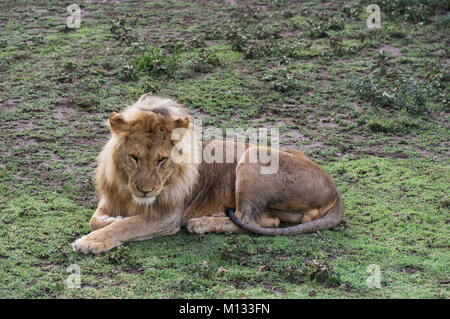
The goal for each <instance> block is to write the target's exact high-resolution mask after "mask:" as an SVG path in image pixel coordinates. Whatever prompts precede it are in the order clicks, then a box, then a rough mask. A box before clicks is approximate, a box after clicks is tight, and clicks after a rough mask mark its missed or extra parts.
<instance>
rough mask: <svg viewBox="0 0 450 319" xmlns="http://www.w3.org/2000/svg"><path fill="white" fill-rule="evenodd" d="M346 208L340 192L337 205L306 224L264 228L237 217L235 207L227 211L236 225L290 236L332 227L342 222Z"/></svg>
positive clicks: (262, 233)
mask: <svg viewBox="0 0 450 319" xmlns="http://www.w3.org/2000/svg"><path fill="white" fill-rule="evenodd" d="M344 210H345V207H344V201H343V199H342V197H341V194H338V199H337V201H336V205H334V207H333V208H332V209H331V210H329V211H328V212H327V213H326V214H325V215H324V216H323V217H321V218H319V219H316V220H313V221H310V222H307V223H304V224H299V225H295V226H291V227H285V228H264V227H258V226H253V225H249V224H244V223H243V222H242V221H241V220H240V219H239V218H237V217H236V215H235V209H234V208H228V209H226V213H227V215H228V217H229V218H230V219H231V220H232V221H233V222H234V223H235V224H236V225H238V226H239V227H241V228H243V229H244V230H247V231H250V232H252V233H256V234H260V235H269V236H277V235H283V236H290V235H299V234H305V233H312V232H315V231H319V230H325V229H329V228H332V227H334V226H336V225H337V224H339V223H340V221H341V219H342V216H344Z"/></svg>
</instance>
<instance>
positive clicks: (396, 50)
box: [379, 44, 404, 57]
mask: <svg viewBox="0 0 450 319" xmlns="http://www.w3.org/2000/svg"><path fill="white" fill-rule="evenodd" d="M379 49H380V50H382V51H385V52H387V53H390V54H392V55H393V56H395V57H402V56H404V54H403V53H402V52H401V50H400V49H399V48H396V47H394V46H393V45H390V44H383V45H382V46H380V47H379Z"/></svg>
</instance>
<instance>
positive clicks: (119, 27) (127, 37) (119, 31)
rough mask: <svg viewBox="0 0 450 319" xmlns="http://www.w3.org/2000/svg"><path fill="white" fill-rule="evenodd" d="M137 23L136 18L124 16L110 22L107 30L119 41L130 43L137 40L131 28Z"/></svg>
mask: <svg viewBox="0 0 450 319" xmlns="http://www.w3.org/2000/svg"><path fill="white" fill-rule="evenodd" d="M136 24H137V19H130V18H129V17H128V16H127V17H125V18H119V19H115V20H113V21H111V22H110V25H111V26H110V28H109V30H110V31H111V33H112V34H113V35H114V37H115V39H116V40H119V41H120V43H121V44H122V43H124V44H126V45H130V44H131V43H133V42H135V41H136V40H137V37H136V36H135V35H134V33H133V28H134V27H135V26H136Z"/></svg>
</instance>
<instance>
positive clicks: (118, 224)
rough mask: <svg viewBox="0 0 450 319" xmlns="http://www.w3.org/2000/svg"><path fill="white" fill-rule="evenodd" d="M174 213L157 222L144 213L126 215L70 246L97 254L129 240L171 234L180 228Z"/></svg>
mask: <svg viewBox="0 0 450 319" xmlns="http://www.w3.org/2000/svg"><path fill="white" fill-rule="evenodd" d="M174 215H178V214H172V216H169V217H167V218H166V219H164V220H160V221H157V222H153V221H150V220H149V219H148V217H146V216H144V215H136V216H131V217H126V218H123V219H121V220H117V221H115V222H113V223H112V224H110V225H108V226H106V227H104V228H101V229H97V230H95V231H93V232H91V233H90V234H88V235H86V236H83V237H81V238H80V239H78V240H76V241H75V242H74V243H72V247H73V250H74V251H75V252H78V253H83V254H88V253H92V254H98V253H101V252H104V251H108V250H110V249H112V248H114V247H117V246H120V245H121V244H123V243H126V242H129V241H139V240H145V239H150V238H153V237H157V236H164V235H171V234H174V233H176V232H178V230H179V229H180V219H181V218H180V217H179V216H174Z"/></svg>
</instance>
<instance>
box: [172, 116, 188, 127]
mask: <svg viewBox="0 0 450 319" xmlns="http://www.w3.org/2000/svg"><path fill="white" fill-rule="evenodd" d="M188 127H189V119H188V117H184V118H182V119H177V120H175V128H188Z"/></svg>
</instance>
